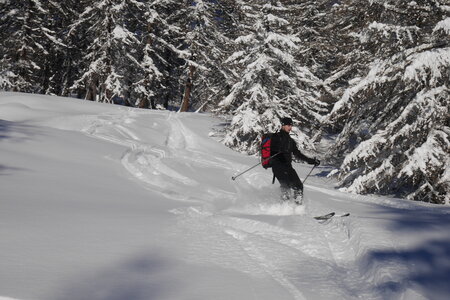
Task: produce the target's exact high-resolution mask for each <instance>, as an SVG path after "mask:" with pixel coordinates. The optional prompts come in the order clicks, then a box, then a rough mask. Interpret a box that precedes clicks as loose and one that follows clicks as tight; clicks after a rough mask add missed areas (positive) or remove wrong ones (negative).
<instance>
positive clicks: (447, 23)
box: [433, 18, 450, 34]
mask: <svg viewBox="0 0 450 300" xmlns="http://www.w3.org/2000/svg"><path fill="white" fill-rule="evenodd" d="M439 29H442V30H443V31H444V32H445V33H446V34H450V18H445V19H444V20H442V21H440V22H438V23H437V24H436V26H435V27H434V29H433V31H437V30H439Z"/></svg>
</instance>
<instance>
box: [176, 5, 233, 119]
mask: <svg viewBox="0 0 450 300" xmlns="http://www.w3.org/2000/svg"><path fill="white" fill-rule="evenodd" d="M184 5H185V8H184V11H178V12H176V16H178V18H179V20H180V21H179V26H181V29H182V32H183V33H184V36H183V38H182V42H181V43H182V47H181V50H183V51H184V52H183V53H182V58H183V60H184V61H185V64H184V65H183V66H182V75H181V78H180V86H183V87H184V89H183V101H182V104H181V110H182V111H187V110H188V109H189V108H190V107H191V108H194V109H208V108H209V110H210V109H211V108H214V107H215V106H216V105H217V103H218V102H219V101H220V100H221V99H222V98H223V97H224V95H226V93H227V92H228V89H227V84H226V81H227V80H226V78H227V76H228V75H227V71H226V69H225V68H224V67H223V64H222V63H223V61H224V60H225V57H226V51H227V47H228V45H229V44H230V43H231V41H230V40H229V39H228V37H227V36H226V35H225V34H226V31H225V30H224V29H225V28H224V26H223V25H225V24H226V23H225V22H224V21H225V20H227V19H228V18H229V15H227V7H226V5H227V3H226V1H223V2H222V1H209V0H196V1H186V2H185V4H184ZM221 23H223V24H221Z"/></svg>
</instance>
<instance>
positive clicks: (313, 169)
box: [303, 165, 316, 184]
mask: <svg viewBox="0 0 450 300" xmlns="http://www.w3.org/2000/svg"><path fill="white" fill-rule="evenodd" d="M315 167H316V166H315V165H314V166H313V167H312V169H311V171H309V173H308V175H306V177H305V179H304V180H303V184H304V183H305V181H306V179H308V177H309V175H311V173H312V171H313V170H314V168H315Z"/></svg>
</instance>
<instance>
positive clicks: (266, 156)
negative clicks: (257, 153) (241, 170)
mask: <svg viewBox="0 0 450 300" xmlns="http://www.w3.org/2000/svg"><path fill="white" fill-rule="evenodd" d="M272 135H273V133H265V134H263V136H262V138H261V165H262V166H263V168H264V169H267V168H271V167H272V161H271V160H272V159H271V155H270V145H271V143H272Z"/></svg>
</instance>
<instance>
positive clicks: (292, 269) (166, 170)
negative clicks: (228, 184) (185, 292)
mask: <svg viewBox="0 0 450 300" xmlns="http://www.w3.org/2000/svg"><path fill="white" fill-rule="evenodd" d="M140 117H143V118H145V117H146V113H145V112H137V111H136V110H132V109H122V110H121V113H120V114H112V113H109V114H104V115H101V116H100V117H99V118H96V119H95V120H92V121H91V122H90V123H88V125H87V126H85V127H84V128H83V129H82V131H83V132H84V133H85V134H87V135H90V136H92V137H95V138H98V139H102V140H106V141H109V142H111V143H116V144H119V145H122V146H125V147H127V150H126V151H125V153H124V154H123V156H122V159H121V163H122V165H123V167H124V168H125V169H126V170H127V171H128V172H129V173H130V174H131V175H132V176H133V177H135V178H136V179H137V180H138V181H139V182H141V184H143V185H144V186H145V187H146V188H148V189H151V190H153V191H158V192H160V193H161V194H162V195H164V196H165V197H167V198H170V199H173V200H177V201H183V202H188V203H191V205H193V206H188V207H185V206H183V207H181V208H179V209H175V210H172V211H171V212H172V213H173V214H176V215H177V216H178V220H179V222H178V224H177V225H176V226H175V227H176V228H175V229H174V231H180V232H182V233H183V234H182V235H181V236H184V237H185V238H186V247H187V248H188V249H187V251H188V253H190V255H188V257H187V258H186V259H188V260H191V261H197V262H199V263H202V262H204V263H214V264H220V265H221V266H222V267H224V268H231V269H237V270H238V271H241V272H244V273H248V274H250V275H251V276H268V277H269V278H272V279H273V280H274V281H275V282H277V283H278V284H279V285H280V286H282V287H283V288H284V289H285V290H286V291H287V292H288V293H289V294H290V295H291V297H292V299H336V297H337V298H342V299H356V298H360V297H362V298H364V299H380V295H378V294H377V293H376V292H374V290H373V289H372V288H371V287H372V286H373V283H371V281H373V279H374V277H377V276H382V275H373V276H363V275H364V274H361V273H360V270H359V267H358V264H357V262H356V260H355V259H356V258H357V257H361V256H360V255H362V254H361V253H360V252H361V251H363V250H362V249H354V247H353V246H352V245H357V244H358V239H359V238H358V236H354V235H353V236H352V233H351V232H350V229H349V227H348V222H351V221H352V220H351V219H350V218H333V219H331V220H330V221H328V222H325V224H319V222H317V221H316V220H313V219H312V218H311V217H310V216H309V215H308V214H306V213H305V211H295V209H293V208H289V207H288V208H287V211H288V212H285V210H286V207H284V208H283V207H282V206H281V205H279V204H273V205H267V204H265V205H264V204H260V206H259V208H257V207H255V205H250V207H247V208H245V207H237V208H236V207H233V203H235V202H236V200H238V198H239V197H242V196H245V189H244V190H240V188H237V189H236V192H231V191H226V190H222V189H220V188H217V189H215V190H208V189H206V190H205V189H204V188H203V187H202V185H201V182H200V181H199V180H198V179H195V176H192V174H194V173H195V172H198V171H197V170H196V169H195V167H198V166H201V167H207V168H217V169H218V171H219V172H223V170H225V171H228V172H232V171H233V170H235V169H237V168H238V167H241V166H238V165H236V163H235V162H232V161H227V160H225V159H220V158H217V157H215V156H214V155H213V154H209V153H208V151H207V150H205V149H201V148H200V146H198V145H197V143H198V141H201V140H202V139H204V138H205V137H203V136H199V135H198V134H196V133H194V132H193V131H191V130H190V129H189V128H188V127H186V126H185V125H184V124H183V121H182V115H181V114H177V113H173V112H172V113H169V114H168V115H167V118H166V120H165V121H166V124H167V130H168V132H167V135H166V138H165V140H164V141H163V142H162V143H159V144H153V145H151V144H147V143H146V142H144V141H143V139H141V138H140V137H139V135H138V134H137V133H135V132H134V130H136V129H133V128H132V125H133V123H135V122H134V120H135V119H136V118H140ZM180 162H183V163H184V164H185V167H184V169H183V168H174V167H171V166H173V164H180ZM176 169H177V170H180V169H183V170H186V172H185V173H184V174H183V173H180V172H179V171H176ZM169 178H170V180H168V179H169ZM248 178H250V179H247V183H251V180H253V179H251V177H250V176H249V177H248ZM256 180H257V179H256ZM174 181H176V182H177V184H174ZM189 187H191V189H190V188H189ZM192 187H193V188H192ZM186 191H189V192H186ZM194 191H195V192H194ZM242 191H244V192H242ZM215 200H225V202H228V203H230V204H229V205H228V206H227V207H225V209H218V208H217V206H216V205H215V203H214V202H215ZM188 205H189V204H188ZM271 211H275V212H276V213H275V216H273V215H272V217H273V218H271V220H270V221H271V222H274V223H275V224H271V222H264V221H260V220H257V217H258V216H261V215H266V216H268V217H269V218H270V217H271ZM277 215H278V216H277ZM358 234H363V233H358ZM352 239H353V241H352ZM354 239H357V240H356V241H355V240H354ZM311 261H314V263H313V264H311ZM303 268H307V271H305V272H302V269H303ZM303 273H305V274H315V276H314V277H315V278H314V282H315V286H314V287H311V286H304V285H303V284H302V282H306V283H310V282H311V278H307V279H306V278H305V279H306V280H302V274H303ZM366 275H367V274H366ZM330 282H335V283H336V284H335V286H334V287H330ZM362 286H365V287H367V288H366V293H365V294H363V295H361V289H362V288H361V287H362ZM343 287H345V288H343ZM330 291H331V292H330ZM336 291H341V294H340V295H336ZM353 291H358V294H356V292H353Z"/></svg>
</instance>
